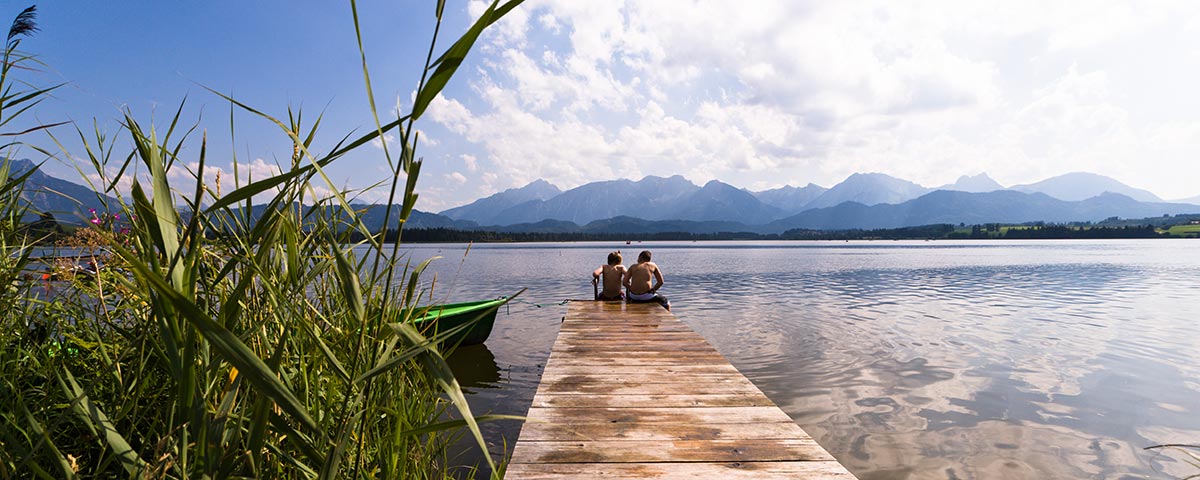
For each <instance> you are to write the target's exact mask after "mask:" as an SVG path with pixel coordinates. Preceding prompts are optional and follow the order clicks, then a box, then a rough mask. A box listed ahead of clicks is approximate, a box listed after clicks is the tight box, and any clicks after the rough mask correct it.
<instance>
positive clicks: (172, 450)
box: [0, 0, 519, 478]
mask: <svg viewBox="0 0 1200 480" xmlns="http://www.w3.org/2000/svg"><path fill="white" fill-rule="evenodd" d="M518 3H519V0H518V1H510V2H508V3H506V4H503V5H500V4H498V3H497V4H493V5H492V6H491V7H490V8H489V9H488V10H487V11H486V12H485V13H484V14H483V15H482V16H481V17H480V18H479V20H478V21H477V22H476V23H475V24H474V25H472V26H471V27H470V29H469V30H468V31H467V32H466V33H465V34H464V35H463V36H462V37H461V38H460V39H458V40H457V41H456V42H455V43H453V44H452V46H451V47H450V48H449V49H448V50H446V51H445V53H444V54H443V55H442V56H440V57H438V58H437V59H434V57H433V56H432V53H433V51H434V45H436V43H437V41H436V33H435V37H434V39H433V40H432V41H431V44H430V53H431V55H430V56H429V59H428V60H427V64H426V69H425V72H424V74H423V78H422V81H421V84H420V86H419V88H418V90H417V92H418V93H417V97H416V102H415V105H414V106H413V109H412V112H411V113H410V114H408V115H406V116H403V117H400V118H397V119H393V120H391V121H388V122H386V123H385V122H383V121H380V120H379V118H378V115H377V114H376V120H375V125H376V128H375V129H374V131H372V132H370V133H368V134H366V135H363V136H361V137H359V138H351V137H347V138H345V139H343V140H342V141H341V142H339V143H338V144H337V145H335V146H334V147H333V148H332V149H330V150H329V151H327V152H314V151H313V150H312V145H313V142H314V139H315V138H316V136H317V126H318V125H319V124H320V119H319V118H318V119H317V120H316V121H314V122H313V123H312V125H311V126H309V125H306V124H305V123H304V122H303V116H302V115H301V114H300V113H299V112H296V113H295V114H293V113H292V112H290V111H289V113H288V118H287V119H285V120H280V119H276V118H273V117H271V116H269V115H266V114H264V113H261V112H259V111H258V110H256V109H254V108H252V107H251V106H249V105H248V104H245V103H243V102H240V101H238V100H235V99H233V98H229V97H224V98H226V99H227V100H228V101H229V102H230V105H231V109H242V110H244V111H247V112H251V113H253V114H255V115H258V116H259V117H261V118H262V119H264V120H266V121H270V122H273V123H274V124H275V125H277V126H278V127H279V129H280V132H281V134H282V135H284V136H285V137H286V138H287V139H288V140H289V142H290V143H291V145H292V147H293V156H292V158H291V162H290V165H289V166H288V168H286V169H285V170H283V171H282V173H281V174H279V175H276V176H273V177H270V178H261V179H253V181H251V179H238V180H242V182H241V184H240V186H239V187H238V188H235V189H234V190H233V191H230V192H225V193H222V192H219V191H214V190H213V189H209V188H206V187H205V185H206V183H205V182H206V179H205V178H204V171H205V170H204V166H205V163H206V161H207V138H206V135H205V134H204V133H197V132H195V127H192V128H186V127H185V126H181V125H180V112H181V111H182V106H181V107H180V110H179V111H177V112H176V113H175V115H174V116H173V117H172V118H171V119H170V122H169V123H167V124H166V125H165V126H159V125H154V124H153V123H142V122H139V121H138V120H137V119H136V118H135V117H134V115H133V114H132V113H126V115H125V116H124V118H123V121H122V126H121V130H120V132H118V134H117V135H114V136H113V137H112V138H111V139H110V138H109V137H108V136H107V135H105V134H104V133H102V132H99V131H96V132H94V133H92V134H90V136H89V134H84V133H83V132H82V131H78V130H77V133H78V134H79V137H80V139H81V140H82V141H83V142H84V144H85V145H86V148H85V150H86V153H87V158H88V159H89V160H90V163H91V164H92V165H91V167H92V168H93V169H94V170H95V172H97V173H98V174H99V175H100V176H101V179H100V182H98V183H97V184H96V185H95V186H96V187H97V189H98V190H100V192H99V193H100V194H101V197H104V198H110V197H105V195H107V194H112V195H116V190H115V187H116V185H117V184H118V183H119V181H121V180H123V178H122V177H121V175H118V176H117V177H114V178H110V177H106V176H105V173H106V172H109V171H119V172H122V174H123V175H125V178H124V180H131V181H132V187H131V189H130V192H129V195H128V197H127V199H120V200H117V201H116V202H115V203H112V204H109V208H108V211H107V212H98V213H97V214H96V216H95V217H94V218H95V220H96V221H93V222H92V225H89V227H88V228H87V229H83V230H80V231H78V232H76V234H75V235H73V236H72V237H70V238H69V239H67V240H65V241H63V242H60V245H61V246H62V247H64V248H68V249H70V251H72V252H74V253H75V254H78V255H80V257H81V261H78V262H73V264H70V265H64V266H63V267H64V268H63V271H62V274H61V276H60V277H59V278H60V279H61V281H59V282H55V283H54V284H53V285H50V284H45V283H41V282H37V281H27V280H26V279H23V275H26V274H27V273H28V272H29V271H30V268H31V260H30V257H31V253H32V252H33V251H34V246H33V244H32V241H31V240H30V239H28V238H27V237H25V236H22V233H21V223H22V219H23V218H25V217H26V216H27V215H28V214H29V213H31V212H29V211H28V207H27V205H26V203H25V202H24V201H23V198H24V197H23V188H24V180H25V178H24V177H23V176H15V177H14V176H11V175H9V174H8V173H9V172H8V165H7V164H5V165H4V166H3V167H0V250H2V252H0V253H2V255H0V309H2V311H0V417H2V421H3V424H4V428H3V429H0V477H3V478H9V477H40V478H76V477H82V476H99V477H136V478H191V477H195V478H202V477H209V478H246V477H255V478H262V477H267V478H441V477H446V476H456V475H467V476H471V475H473V470H471V469H467V470H466V471H456V470H455V467H453V466H452V462H450V461H448V460H447V459H446V458H445V455H446V454H445V452H446V448H445V447H446V445H447V443H448V442H449V441H451V440H452V438H451V437H452V436H453V434H447V433H445V432H448V431H451V430H450V429H457V428H458V427H463V426H465V427H467V428H466V430H465V432H466V434H468V435H472V436H474V437H475V439H476V441H477V442H478V443H479V445H480V447H481V448H484V449H485V451H486V446H485V445H484V442H483V439H482V437H481V436H480V433H479V429H478V426H477V424H476V422H477V421H479V420H484V419H490V418H494V417H479V418H476V417H475V416H473V415H472V413H471V411H470V409H469V407H468V405H467V403H466V400H465V398H464V396H463V393H462V391H461V389H460V388H459V386H458V383H457V382H456V381H455V380H454V377H453V375H452V374H451V373H450V370H449V368H448V367H447V365H446V363H445V361H444V358H443V352H442V351H441V350H440V349H439V347H438V340H439V339H438V338H427V337H426V336H425V335H423V332H421V331H420V330H419V329H418V328H417V327H416V326H415V325H414V324H413V322H412V318H413V317H414V315H418V314H419V313H420V309H415V308H410V307H411V306H413V305H416V304H417V299H418V298H420V297H421V295H422V293H423V292H422V291H421V289H420V287H419V285H420V283H419V281H418V278H419V276H420V274H421V272H422V271H423V270H424V269H425V267H426V265H427V264H428V262H429V260H425V261H424V262H421V263H416V264H414V263H413V262H411V260H412V259H408V258H405V257H404V256H403V255H401V252H400V250H399V246H398V243H399V242H396V243H393V244H385V243H383V236H382V235H383V232H384V231H386V229H388V228H389V226H390V228H392V229H397V228H399V227H401V226H402V225H403V224H404V222H405V220H406V219H407V218H408V216H409V214H410V213H411V211H412V209H413V206H414V205H415V202H416V199H417V193H416V191H415V187H416V181H417V178H418V176H419V172H420V167H421V161H420V160H419V159H418V158H417V157H416V155H415V146H416V138H415V136H414V135H413V132H415V130H414V128H413V125H414V122H415V121H416V120H417V119H418V118H419V117H420V115H421V113H423V112H424V109H425V108H426V107H427V106H428V104H429V102H430V101H432V99H433V98H434V97H435V96H436V95H437V93H438V92H439V91H440V90H441V89H442V88H443V87H444V86H445V85H446V82H447V81H448V80H449V79H450V77H451V76H452V75H453V73H454V71H455V70H456V69H457V67H458V65H459V64H460V63H461V61H462V59H463V57H464V56H465V55H466V54H467V52H468V51H469V50H470V48H471V45H472V44H473V43H474V42H475V40H476V39H477V38H478V36H479V34H480V32H482V31H483V29H485V28H486V27H487V26H488V25H490V24H491V23H492V22H494V21H496V20H497V19H499V18H500V17H501V16H503V15H504V14H505V13H506V12H507V11H509V10H510V9H512V8H513V7H515V6H516V5H517V4H518ZM352 5H353V2H352ZM33 21H34V16H33V10H32V9H31V10H28V11H26V12H25V13H22V16H21V17H18V22H17V23H20V24H21V25H22V28H21V29H16V27H14V31H17V30H19V32H18V33H17V34H15V35H16V36H17V38H19V36H20V35H22V34H27V33H30V32H32V31H34V30H35V29H36V25H35V24H34V23H33ZM355 21H356V29H357V11H356V9H355ZM437 21H438V24H439V25H440V23H441V4H440V3H439V8H438V18H437ZM14 25H16V23H15V24H14ZM435 32H436V30H435ZM13 38H14V37H13V35H12V34H10V41H9V44H8V46H7V49H6V51H5V67H4V70H3V72H2V76H0V91H3V92H4V95H3V98H0V107H2V110H0V115H9V112H14V108H15V109H17V110H16V111H15V113H17V114H19V113H20V112H21V111H23V110H20V107H21V106H23V105H30V104H31V103H32V104H35V103H36V101H37V100H39V99H40V98H42V97H43V96H44V95H45V93H46V92H48V91H49V89H40V90H39V89H34V90H29V91H26V92H21V93H11V92H10V90H11V88H5V87H7V85H9V83H6V82H9V81H10V80H11V78H10V74H11V73H12V71H10V70H9V68H10V67H11V66H14V65H19V64H20V63H21V62H28V61H33V59H32V57H29V56H22V55H20V54H19V53H17V52H18V49H17V47H18V46H19V40H16V41H14V40H13ZM360 51H361V41H360ZM363 74H364V80H365V82H364V83H365V84H366V88H367V91H368V94H370V81H369V75H368V74H367V68H366V61H365V55H364V61H363ZM22 99H23V100H22ZM17 100H20V102H22V103H18V104H17V105H16V106H15V107H14V106H13V103H14V102H16V101H17ZM373 105H374V102H373V101H372V106H373ZM9 119H10V117H8V116H0V126H3V125H4V124H5V123H7V121H8V120H9ZM46 127H48V125H47V126H46ZM231 131H232V125H231ZM384 134H394V135H396V136H397V137H398V138H399V139H400V142H399V143H400V148H399V152H396V153H395V154H394V156H393V154H392V153H391V152H388V153H385V155H386V160H387V162H388V164H389V166H390V167H391V169H392V176H391V181H390V183H386V182H385V185H384V187H385V188H390V190H389V195H390V200H392V201H389V205H391V204H397V205H396V208H395V209H394V211H393V209H391V208H389V210H388V219H389V221H388V222H385V224H384V227H383V229H382V230H381V231H379V232H372V231H369V230H368V229H367V227H366V226H365V224H364V223H363V222H362V221H360V219H359V217H358V214H359V212H355V211H354V210H353V209H352V208H351V207H350V199H349V198H348V195H349V192H346V191H344V190H339V189H338V188H337V187H336V185H335V184H334V183H333V182H332V181H331V180H330V179H329V178H328V177H327V176H326V174H325V172H324V169H325V168H327V167H328V166H329V165H330V164H332V163H333V162H335V161H337V160H338V159H340V158H342V157H344V156H345V155H346V154H347V153H348V152H351V151H353V150H355V149H357V148H359V147H360V146H362V145H364V144H366V143H369V142H371V141H372V140H374V139H380V138H383V136H384ZM384 145H385V146H386V145H387V142H384ZM9 147H13V145H10V146H9ZM185 151H198V152H199V153H198V155H197V156H196V157H193V158H186V159H185V158H181V156H180V152H185ZM113 158H116V159H123V161H118V162H112V161H111V159H113ZM189 163H194V164H195V165H198V166H199V168H197V169H195V171H192V172H190V173H191V175H190V179H188V180H187V181H185V182H182V183H180V182H172V180H171V179H172V178H178V176H177V175H172V176H169V175H168V172H171V171H173V169H185V170H186V168H187V167H186V165H188V164H189ZM235 165H236V158H235ZM134 171H142V172H146V174H145V175H143V176H137V177H134V176H132V174H130V173H126V172H134ZM26 175H28V174H27V173H26ZM209 180H211V179H209ZM317 192H332V193H327V194H323V195H320V194H318V193H317ZM116 196H119V195H116ZM254 200H259V201H260V202H255V203H258V205H252V201H254ZM263 200H265V201H263ZM33 213H37V212H33ZM352 234H355V237H354V238H358V237H365V240H362V241H360V242H357V243H352V242H351V241H350V239H351V238H352V237H351V235H352ZM451 410H452V411H454V416H455V417H457V418H460V420H451V421H443V420H439V419H442V418H446V416H445V415H444V414H445V413H447V412H448V411H451ZM485 458H487V462H488V463H489V465H488V466H487V467H489V468H490V469H491V470H490V471H496V468H495V466H494V465H491V459H490V457H488V456H486V455H485Z"/></svg>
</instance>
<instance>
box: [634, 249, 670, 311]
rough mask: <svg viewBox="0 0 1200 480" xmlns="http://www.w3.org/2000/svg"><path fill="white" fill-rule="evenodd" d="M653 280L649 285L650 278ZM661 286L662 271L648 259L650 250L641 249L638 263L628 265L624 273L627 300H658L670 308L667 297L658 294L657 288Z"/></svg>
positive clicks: (664, 306) (666, 307)
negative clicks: (626, 271) (627, 294)
mask: <svg viewBox="0 0 1200 480" xmlns="http://www.w3.org/2000/svg"><path fill="white" fill-rule="evenodd" d="M651 278H653V279H654V280H655V282H654V284H653V285H651V282H650V279H651ZM662 286H663V276H662V272H661V271H659V270H658V265H655V264H654V262H651V261H650V251H649V250H642V253H639V254H638V263H637V264H635V265H633V266H631V267H629V273H626V274H625V291H626V292H628V293H629V301H631V302H639V303H641V302H658V303H659V304H660V305H662V306H663V308H665V309H667V310H670V309H671V302H668V301H667V297H664V296H662V295H659V294H658V289H660V288H662Z"/></svg>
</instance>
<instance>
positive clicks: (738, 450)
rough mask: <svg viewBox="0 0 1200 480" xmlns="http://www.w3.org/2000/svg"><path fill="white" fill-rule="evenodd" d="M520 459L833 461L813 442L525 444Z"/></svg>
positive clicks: (518, 448)
mask: <svg viewBox="0 0 1200 480" xmlns="http://www.w3.org/2000/svg"><path fill="white" fill-rule="evenodd" d="M517 455H520V457H519V458H522V459H525V461H526V463H612V462H627V463H640V462H696V461H699V462H737V461H748V460H753V461H761V462H785V461H795V462H811V461H820V460H833V457H831V456H830V455H829V453H826V452H825V449H823V448H821V446H820V445H817V442H814V441H812V439H767V440H747V439H741V440H675V441H658V440H582V441H539V442H532V441H526V442H519V443H517V445H516V447H514V448H513V456H514V457H516V456H517Z"/></svg>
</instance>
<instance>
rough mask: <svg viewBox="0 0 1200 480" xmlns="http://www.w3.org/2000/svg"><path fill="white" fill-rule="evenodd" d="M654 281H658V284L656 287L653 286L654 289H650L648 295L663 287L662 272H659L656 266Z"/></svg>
mask: <svg viewBox="0 0 1200 480" xmlns="http://www.w3.org/2000/svg"><path fill="white" fill-rule="evenodd" d="M654 279H655V280H658V284H656V285H654V287H652V288H650V293H654V292H657V291H658V289H660V288H662V286H663V276H662V272H661V271H659V269H658V265H655V266H654Z"/></svg>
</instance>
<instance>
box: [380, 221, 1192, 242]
mask: <svg viewBox="0 0 1200 480" xmlns="http://www.w3.org/2000/svg"><path fill="white" fill-rule="evenodd" d="M1180 227H1184V228H1180ZM1189 227H1195V228H1189ZM387 237H388V238H387V241H394V240H395V239H396V236H395V232H389V233H388V236H387ZM1197 237H1200V225H1186V226H1175V227H1171V228H1168V229H1164V228H1160V227H1155V226H1153V225H1149V224H1146V225H1126V226H1067V225H1037V224H1035V225H1001V224H985V225H972V226H963V225H959V226H955V225H949V224H939V225H925V226H920V227H904V228H894V229H876V230H837V231H833V230H790V231H787V232H784V233H782V234H759V233H753V232H718V233H689V232H654V233H590V232H589V233H584V232H500V231H492V230H455V229H449V228H414V229H405V230H404V231H403V234H402V235H401V236H400V240H401V241H402V242H404V243H470V242H473V243H530V242H597V241H599V242H610V241H611V242H640V241H710V240H792V241H794V240H1089V239H1135V238H1197Z"/></svg>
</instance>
